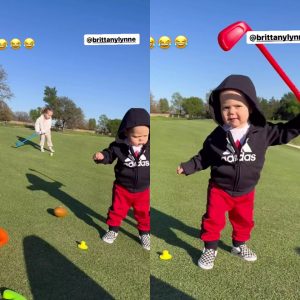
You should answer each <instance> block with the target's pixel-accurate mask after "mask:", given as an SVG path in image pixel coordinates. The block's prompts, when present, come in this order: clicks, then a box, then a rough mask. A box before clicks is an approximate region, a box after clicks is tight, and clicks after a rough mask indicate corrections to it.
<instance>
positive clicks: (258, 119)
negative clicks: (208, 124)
mask: <svg viewBox="0 0 300 300" xmlns="http://www.w3.org/2000/svg"><path fill="white" fill-rule="evenodd" d="M224 90H236V91H238V92H241V93H243V94H244V96H245V97H246V99H247V101H248V103H249V106H250V107H251V108H252V112H251V113H250V116H249V120H250V123H251V124H253V125H257V126H264V125H265V124H266V118H265V116H264V114H263V113H262V111H261V110H260V108H259V104H258V101H257V97H256V91H255V87H254V84H253V82H252V81H251V79H250V78H249V77H248V76H244V75H230V76H228V77H226V78H225V79H224V80H223V81H222V82H221V84H220V85H219V86H218V87H217V88H216V89H214V90H213V91H212V93H211V94H210V97H209V110H210V113H211V115H212V117H213V119H214V120H215V121H216V122H217V123H218V124H219V125H223V124H224V123H223V120H222V115H221V110H220V92H221V91H224Z"/></svg>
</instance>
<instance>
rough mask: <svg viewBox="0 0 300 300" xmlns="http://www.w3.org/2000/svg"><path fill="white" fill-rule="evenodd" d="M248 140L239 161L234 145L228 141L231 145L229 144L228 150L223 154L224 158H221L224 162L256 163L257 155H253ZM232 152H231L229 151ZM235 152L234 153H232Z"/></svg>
mask: <svg viewBox="0 0 300 300" xmlns="http://www.w3.org/2000/svg"><path fill="white" fill-rule="evenodd" d="M248 140H249V139H247V140H246V142H245V144H244V145H243V146H242V148H241V153H240V157H239V159H238V156H237V154H236V153H235V150H234V148H233V147H232V145H231V144H230V142H229V141H228V140H227V142H229V144H227V146H226V147H227V149H226V150H225V151H224V152H223V154H222V155H223V156H222V157H221V159H222V160H225V161H227V162H229V163H233V162H236V161H237V160H239V161H256V154H254V153H252V150H251V148H250V146H249V144H248ZM228 149H229V150H230V151H229V150H228ZM232 150H233V152H232Z"/></svg>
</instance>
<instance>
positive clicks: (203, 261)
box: [198, 248, 218, 270]
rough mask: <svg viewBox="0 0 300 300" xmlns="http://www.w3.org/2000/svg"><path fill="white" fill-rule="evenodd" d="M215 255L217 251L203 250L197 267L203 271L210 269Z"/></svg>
mask: <svg viewBox="0 0 300 300" xmlns="http://www.w3.org/2000/svg"><path fill="white" fill-rule="evenodd" d="M217 253H218V251H217V250H214V249H206V248H204V249H203V251H202V255H201V257H200V258H199V260H198V266H199V267H200V268H202V269H204V270H210V269H212V268H213V267H214V261H215V258H216V256H217Z"/></svg>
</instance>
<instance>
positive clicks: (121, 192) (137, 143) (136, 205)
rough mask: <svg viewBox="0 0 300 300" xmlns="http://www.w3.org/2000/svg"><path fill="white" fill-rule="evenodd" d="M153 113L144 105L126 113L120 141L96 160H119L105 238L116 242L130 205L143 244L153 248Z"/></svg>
mask: <svg viewBox="0 0 300 300" xmlns="http://www.w3.org/2000/svg"><path fill="white" fill-rule="evenodd" d="M149 131H150V116H149V114H148V112H147V111H146V110H144V109H142V108H131V109H129V110H128V111H127V113H126V114H125V116H124V118H123V120H122V122H121V124H120V127H119V130H118V134H117V137H116V140H115V141H114V142H113V143H111V144H110V145H109V147H108V148H107V149H104V150H103V151H101V152H97V153H95V154H94V156H93V159H94V161H95V162H96V163H101V164H112V163H113V161H114V160H115V159H117V163H116V165H115V178H116V179H115V181H114V185H113V197H112V205H111V207H110V209H109V211H108V217H107V225H108V226H109V230H108V231H107V232H106V234H105V235H104V236H103V237H102V239H103V241H104V242H106V243H109V244H112V243H113V242H114V241H115V239H116V238H117V236H118V231H119V228H120V225H121V222H122V220H123V219H124V218H125V217H126V215H127V213H128V210H129V209H130V207H133V213H134V218H135V219H136V221H137V223H138V225H137V228H138V230H139V237H140V241H141V245H142V247H143V248H144V249H146V250H150V190H149V186H150V142H149Z"/></svg>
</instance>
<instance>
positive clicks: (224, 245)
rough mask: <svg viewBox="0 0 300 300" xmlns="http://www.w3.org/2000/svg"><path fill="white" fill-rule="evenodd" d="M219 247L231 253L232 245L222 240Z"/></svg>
mask: <svg viewBox="0 0 300 300" xmlns="http://www.w3.org/2000/svg"><path fill="white" fill-rule="evenodd" d="M219 248H221V249H223V250H224V251H226V252H229V253H231V248H232V246H229V245H227V244H225V243H224V242H223V241H222V240H220V241H219Z"/></svg>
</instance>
